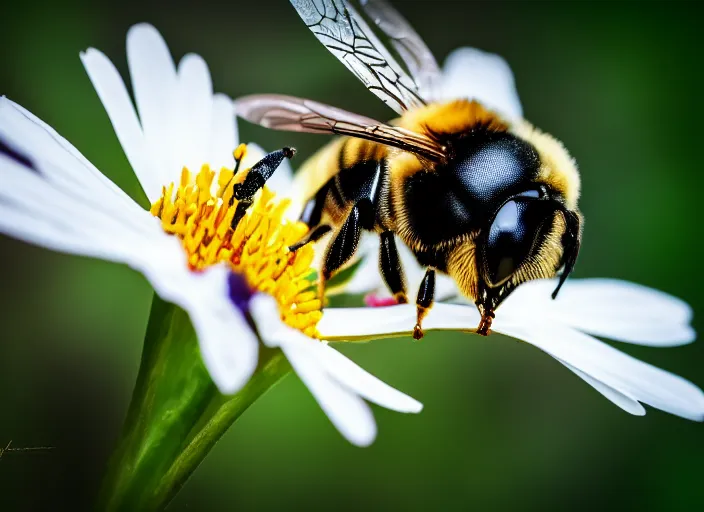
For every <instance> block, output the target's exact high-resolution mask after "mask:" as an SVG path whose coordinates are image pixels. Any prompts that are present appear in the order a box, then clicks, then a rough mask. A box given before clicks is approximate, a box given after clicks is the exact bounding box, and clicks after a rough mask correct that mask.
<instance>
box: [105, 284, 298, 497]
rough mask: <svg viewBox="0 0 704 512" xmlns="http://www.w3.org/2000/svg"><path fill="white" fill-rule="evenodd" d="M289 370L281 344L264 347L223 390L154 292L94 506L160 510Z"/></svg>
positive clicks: (172, 310) (183, 326) (177, 315)
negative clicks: (236, 384) (252, 367)
mask: <svg viewBox="0 0 704 512" xmlns="http://www.w3.org/2000/svg"><path fill="white" fill-rule="evenodd" d="M236 335H237V333H232V336H236ZM289 370H290V366H289V364H288V361H287V360H286V358H285V357H284V356H283V354H282V353H281V352H280V351H279V350H270V349H265V348H262V349H261V352H260V356H259V367H258V368H257V371H256V373H255V375H254V376H253V377H252V378H251V379H250V381H249V382H248V383H247V385H246V386H245V387H244V388H242V389H241V390H240V391H239V392H238V393H237V394H235V395H232V396H223V395H221V394H220V393H219V392H218V390H217V388H216V387H215V385H214V384H213V383H212V380H211V379H210V376H209V375H208V371H207V370H206V368H205V367H204V366H203V362H202V360H201V357H200V352H199V349H198V341H197V338H196V335H195V332H194V330H193V327H192V325H191V323H190V320H189V318H188V315H187V313H186V312H185V311H183V310H182V309H180V308H179V307H177V306H174V305H172V304H169V303H166V302H164V301H163V300H161V299H160V298H159V297H158V296H156V295H155V296H154V300H153V303H152V310H151V315H150V317H149V326H148V327H147V334H146V336H145V340H144V349H143V352H142V361H141V364H140V369H139V375H138V377H137V383H136V385H135V389H134V393H133V395H132V402H131V403H130V408H129V411H128V413H127V419H126V420H125V425H124V427H123V432H122V435H121V437H120V440H119V443H118V447H117V449H116V451H115V453H114V454H113V457H112V459H111V461H110V464H109V467H108V471H107V474H106V477H105V480H104V482H103V487H102V490H101V492H100V495H99V500H98V503H99V505H100V506H99V508H98V509H99V510H108V511H134V510H147V511H151V510H163V508H164V507H166V505H167V504H168V503H169V502H170V501H171V499H172V498H173V497H174V496H175V495H176V493H177V492H178V491H179V490H180V489H181V487H182V486H183V484H184V483H185V482H186V480H188V477H189V476H190V475H191V474H192V473H193V471H194V470H195V469H196V468H197V467H198V465H199V464H200V463H201V462H202V461H203V459H204V458H205V456H206V455H207V454H208V453H209V452H210V450H211V449H212V447H213V446H215V443H217V441H218V440H219V439H220V437H221V436H222V435H223V434H224V433H225V432H226V431H227V429H228V428H229V427H230V425H232V423H234V422H235V420H237V418H239V416H240V415H241V414H242V413H243V412H244V411H245V410H246V409H247V408H248V407H249V406H250V405H251V404H253V403H254V402H255V401H256V400H257V398H259V397H260V396H262V395H263V394H264V393H265V392H266V391H267V390H268V389H270V388H271V387H272V386H273V385H274V384H276V383H277V382H278V381H279V380H280V379H281V378H282V377H283V376H284V375H286V374H287V373H288V372H289Z"/></svg>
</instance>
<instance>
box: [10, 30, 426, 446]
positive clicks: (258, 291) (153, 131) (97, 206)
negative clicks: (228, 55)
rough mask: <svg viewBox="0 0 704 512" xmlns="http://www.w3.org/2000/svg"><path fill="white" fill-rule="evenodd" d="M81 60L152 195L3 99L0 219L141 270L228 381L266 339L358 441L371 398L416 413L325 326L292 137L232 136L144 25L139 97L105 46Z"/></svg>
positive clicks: (233, 387) (251, 366)
mask: <svg viewBox="0 0 704 512" xmlns="http://www.w3.org/2000/svg"><path fill="white" fill-rule="evenodd" d="M81 60H82V61H83V64H84V66H85V69H86V71H87V73H88V76H89V77H90V80H91V81H92V83H93V85H94V87H95V90H96V92H97V93H98V96H99V97H100V100H101V102H102V103H103V106H104V107H105V110H106V112H107V114H108V116H109V118H110V121H111V122H112V125H113V127H114V129H115V134H116V135H117V138H118V139H119V141H120V143H121V145H122V148H123V150H124V152H125V155H126V156H127V159H128V160H129V163H130V164H131V166H132V168H133V170H134V172H135V174H136V175H137V177H138V179H139V182H140V183H141V185H142V188H143V189H144V192H145V194H146V196H147V197H148V199H149V201H150V202H151V205H152V206H151V208H150V210H149V211H146V210H144V209H143V208H141V207H140V206H139V205H138V204H137V203H136V202H135V201H133V200H132V199H131V198H130V197H129V196H128V195H127V194H125V193H124V192H123V191H122V190H121V189H120V188H118V187H117V186H116V185H115V184H114V183H112V182H111V181H110V180H109V179H108V178H106V177H105V175H103V174H102V173H101V172H100V171H99V170H98V169H96V167H95V166H93V165H92V164H91V163H90V162H89V161H88V160H87V159H86V158H85V157H84V156H83V155H81V153H80V152H79V151H78V150H77V149H75V148H74V147H73V146H72V145H71V144H70V143H69V142H68V141H66V140H65V139H64V138H62V137H61V136H60V135H59V134H58V133H56V132H55V131H54V130H53V129H52V128H51V127H49V126H48V125H47V124H46V123H44V122H42V121H41V120H40V119H39V118H37V117H36V116H34V115H33V114H31V113H30V112H28V111H27V110H25V109H24V108H22V107H21V106H19V105H17V104H16V103H14V102H12V101H11V100H9V99H7V98H5V97H2V98H1V99H0V175H1V176H2V187H0V232H3V233H5V234H7V235H9V236H13V237H15V238H18V239H21V240H24V241H26V242H29V243H33V244H37V245H41V246H44V247H47V248H49V249H52V250H56V251H61V252H66V253H71V254H79V255H84V256H90V257H96V258H102V259H106V260H110V261H114V262H118V263H123V264H127V265H129V266H130V267H132V268H134V269H135V270H137V271H139V272H141V273H142V274H144V276H145V277H146V278H147V279H148V281H149V282H150V283H151V285H152V286H153V287H154V290H155V292H156V293H157V294H158V295H159V296H161V298H163V299H164V300H165V301H167V302H170V303H173V304H176V305H178V306H179V307H180V308H182V309H183V310H185V311H186V312H187V313H188V316H189V317H190V321H191V323H192V325H193V328H194V329H195V332H196V334H197V338H198V342H199V346H200V354H201V356H202V359H203V362H204V364H205V366H206V367H207V369H208V371H209V373H210V376H211V377H212V380H213V381H214V383H215V384H216V385H217V388H218V389H219V390H220V391H221V392H222V393H225V394H232V393H235V392H237V391H238V390H240V389H241V388H242V387H243V386H245V384H246V383H247V382H248V381H249V379H250V378H251V377H252V375H253V374H254V373H255V372H256V371H257V368H258V365H260V366H261V364H262V361H261V360H260V358H259V357H258V355H259V352H260V350H259V345H260V341H261V342H263V343H264V344H265V345H266V346H268V347H275V348H280V349H281V350H282V351H283V353H284V354H285V355H286V356H287V358H288V359H289V360H290V363H291V365H292V366H293V368H294V369H295V371H296V372H297V373H298V374H299V375H300V377H301V379H302V380H303V381H304V383H305V384H306V385H308V387H309V389H310V390H311V392H312V393H313V395H314V397H315V399H316V400H317V401H318V402H319V403H320V405H321V407H322V408H323V410H324V411H325V412H326V413H327V414H328V416H329V417H330V419H331V420H332V422H333V423H334V424H335V426H336V427H337V428H338V429H339V430H340V431H341V432H342V433H343V435H344V436H345V437H346V438H347V439H349V440H350V441H351V442H353V443H354V444H357V445H367V444H369V443H371V442H372V440H373V439H374V437H375V433H376V425H375V422H374V419H373V417H372V414H371V412H370V409H369V407H368V406H367V404H366V402H365V401H364V399H366V400H369V401H371V402H375V403H377V404H379V405H382V406H384V407H388V408H390V409H394V410H397V411H403V412H419V411H420V410H421V405H420V404H419V403H418V402H417V401H415V400H413V399H412V398H410V397H408V396H406V395H404V394H402V393H400V392H398V391H396V390H395V389H393V388H391V387H389V386H387V385H386V384H384V383H383V382H381V381H379V380H378V379H376V378H374V377H372V376H371V375H369V374H367V373H366V372H365V371H364V370H362V369H361V368H359V367H357V366H356V365H355V364H354V363H352V362H351V361H350V360H348V359H347V358H345V357H344V356H342V355H341V354H340V353H338V352H337V351H335V350H334V349H333V348H331V347H329V346H327V344H326V343H324V342H322V341H321V340H320V339H319V333H318V330H317V323H318V322H319V320H320V318H321V317H322V312H321V301H320V299H319V298H318V297H317V292H316V291H315V287H313V286H312V279H313V277H314V273H313V271H312V270H311V261H312V259H313V248H312V247H308V248H305V247H304V248H303V249H301V250H299V251H296V252H295V253H290V252H289V251H288V246H289V245H291V244H292V243H293V242H295V241H297V240H298V239H299V238H300V237H301V236H302V235H303V234H304V233H305V231H306V230H307V227H306V226H305V225H304V224H302V223H298V222H289V221H287V220H284V219H283V213H284V211H285V209H286V206H287V201H286V200H278V199H277V198H276V196H275V189H276V188H279V187H280V188H286V187H287V181H290V173H291V171H290V168H289V167H288V164H287V162H286V157H290V156H292V151H291V150H288V149H284V150H280V151H276V152H274V153H270V154H268V155H266V156H264V155H263V153H262V152H261V151H260V150H258V148H256V147H255V146H253V145H250V146H249V147H247V146H244V145H241V146H239V147H238V142H237V132H236V126H235V122H234V116H233V107H232V101H231V100H230V99H229V98H227V97H226V96H224V95H221V94H213V91H212V84H211V78H210V74H209V71H208V68H207V65H206V64H205V62H204V61H203V59H202V58H201V57H199V56H197V55H193V54H189V55H186V56H185V57H184V58H183V59H182V60H181V61H180V63H179V64H178V66H175V64H174V61H173V60H172V58H171V55H170V53H169V50H168V48H167V46H166V43H165V42H164V40H163V39H162V37H161V36H160V34H159V33H158V32H157V31H156V30H155V29H154V28H153V27H151V26H149V25H144V24H142V25H136V26H134V27H132V28H131V29H130V30H129V33H128V35H127V60H128V64H129V72H130V78H131V82H132V86H133V93H134V100H135V104H136V109H135V105H133V103H132V100H131V99H130V94H129V92H128V90H127V88H126V86H125V84H124V82H123V80H122V78H121V77H120V75H119V73H118V71H117V70H116V68H115V67H114V65H113V64H112V63H111V62H110V60H109V59H108V58H107V57H106V56H105V55H104V54H103V53H101V52H100V51H98V50H95V49H92V48H91V49H89V50H87V51H86V52H84V53H83V54H82V55H81ZM235 148H237V149H236V150H235V151H234V153H233V150H234V149H235ZM277 168H278V170H277ZM274 171H276V172H275V173H274ZM272 173H274V174H273V176H272ZM269 177H271V179H270V180H268V181H267V186H264V187H263V188H261V186H262V185H263V183H264V181H266V180H267V179H268V178H269ZM250 306H251V307H252V309H250Z"/></svg>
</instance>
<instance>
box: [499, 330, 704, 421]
mask: <svg viewBox="0 0 704 512" xmlns="http://www.w3.org/2000/svg"><path fill="white" fill-rule="evenodd" d="M494 328H495V330H496V331H497V332H501V333H504V334H508V335H509V336H513V337H514V338H517V339H521V340H524V341H527V342H528V343H530V344H532V345H534V346H536V347H538V348H540V349H541V350H543V351H545V352H547V353H548V354H550V355H552V356H553V357H555V358H556V359H558V360H559V361H562V362H564V363H566V364H567V365H569V366H570V367H571V368H576V369H577V370H579V371H581V372H583V373H585V374H586V375H588V376H589V377H591V378H592V379H594V380H596V381H599V382H601V383H603V384H604V385H605V386H608V387H609V388H612V389H613V390H615V391H616V392H618V393H621V394H622V395H625V396H626V397H630V398H633V399H635V400H638V401H639V402H642V403H645V404H648V405H651V406H653V407H655V408H657V409H661V410H663V411H666V412H669V413H671V414H675V415H677V416H682V417H683V418H689V419H692V420H696V421H703V420H704V393H702V390H701V389H699V388H698V387H697V386H695V385H694V384H692V383H691V382H689V381H687V380H685V379H683V378H681V377H678V376H677V375H674V374H672V373H669V372H667V371H665V370H661V369H659V368H656V367H655V366H652V365H650V364H648V363H644V362H642V361H639V360H638V359H635V358H634V357H631V356H629V355H627V354H624V353H623V352H620V351H618V350H616V349H615V348H613V347H611V346H609V345H607V344H606V343H603V342H601V341H599V340H597V339H595V338H592V337H591V336H589V335H587V334H584V333H581V332H579V331H575V330H572V329H570V328H568V327H564V326H560V325H547V326H545V325H531V324H527V323H523V324H522V325H518V324H516V325H512V324H511V323H509V322H501V321H500V319H499V318H497V319H496V321H495V322H494ZM612 401H614V403H616V404H617V405H620V406H621V405H622V404H621V403H619V401H615V400H612ZM626 410H629V409H626ZM629 412H631V411H629Z"/></svg>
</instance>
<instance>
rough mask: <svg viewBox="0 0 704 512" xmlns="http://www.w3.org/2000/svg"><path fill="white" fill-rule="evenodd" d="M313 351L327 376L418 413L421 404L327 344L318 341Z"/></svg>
mask: <svg viewBox="0 0 704 512" xmlns="http://www.w3.org/2000/svg"><path fill="white" fill-rule="evenodd" d="M314 355H315V357H316V358H317V359H318V363H319V364H320V365H321V366H322V367H323V368H325V371H326V372H327V373H328V375H329V376H330V377H331V378H333V379H335V380H336V381H337V382H339V383H340V384H342V385H343V386H344V387H346V388H347V389H349V390H350V391H352V392H353V393H355V394H357V395H359V396H361V397H363V398H366V399H367V400H369V401H370V402H374V403H375V404H377V405H380V406H382V407H385V408H387V409H391V410H392V411H398V412H406V413H419V412H420V411H421V410H422V409H423V404H421V403H420V402H418V401H417V400H415V399H413V398H411V397H410V396H408V395H406V394H404V393H401V392H400V391H398V390H397V389H394V388H392V387H391V386H389V385H388V384H386V383H385V382H382V381H381V380H379V379H377V378H376V377H374V376H373V375H372V374H371V373H368V372H367V371H365V370H363V369H362V368H360V367H359V366H357V365H356V364H355V363H354V362H352V361H351V360H350V359H348V358H347V357H345V356H344V355H342V354H341V353H340V352H338V351H337V350H335V349H334V348H332V347H331V346H329V345H326V344H324V343H318V345H317V346H316V347H315V351H314Z"/></svg>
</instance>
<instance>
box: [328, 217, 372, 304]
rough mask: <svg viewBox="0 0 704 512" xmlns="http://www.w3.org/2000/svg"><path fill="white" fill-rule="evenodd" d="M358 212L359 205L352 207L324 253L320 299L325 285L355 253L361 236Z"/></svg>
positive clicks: (360, 219) (360, 220)
mask: <svg viewBox="0 0 704 512" xmlns="http://www.w3.org/2000/svg"><path fill="white" fill-rule="evenodd" d="M360 210H361V208H360V205H359V204H355V205H354V206H353V207H352V210H351V211H350V213H349V215H348V216H347V219H346V220H345V223H344V224H343V225H342V226H341V227H340V229H339V230H338V231H337V233H336V234H335V236H334V237H333V239H332V242H330V245H328V248H327V250H326V251H325V259H324V261H323V269H322V275H321V276H320V287H319V292H320V296H321V297H323V292H324V291H325V283H326V282H327V281H328V280H329V279H330V278H331V277H332V276H333V275H334V274H335V272H337V271H338V270H339V269H340V268H342V267H343V266H344V264H345V263H347V262H348V261H349V260H350V259H352V256H354V254H355V253H356V252H357V248H358V247H359V238H360V236H361V235H362V213H361V211H360Z"/></svg>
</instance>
